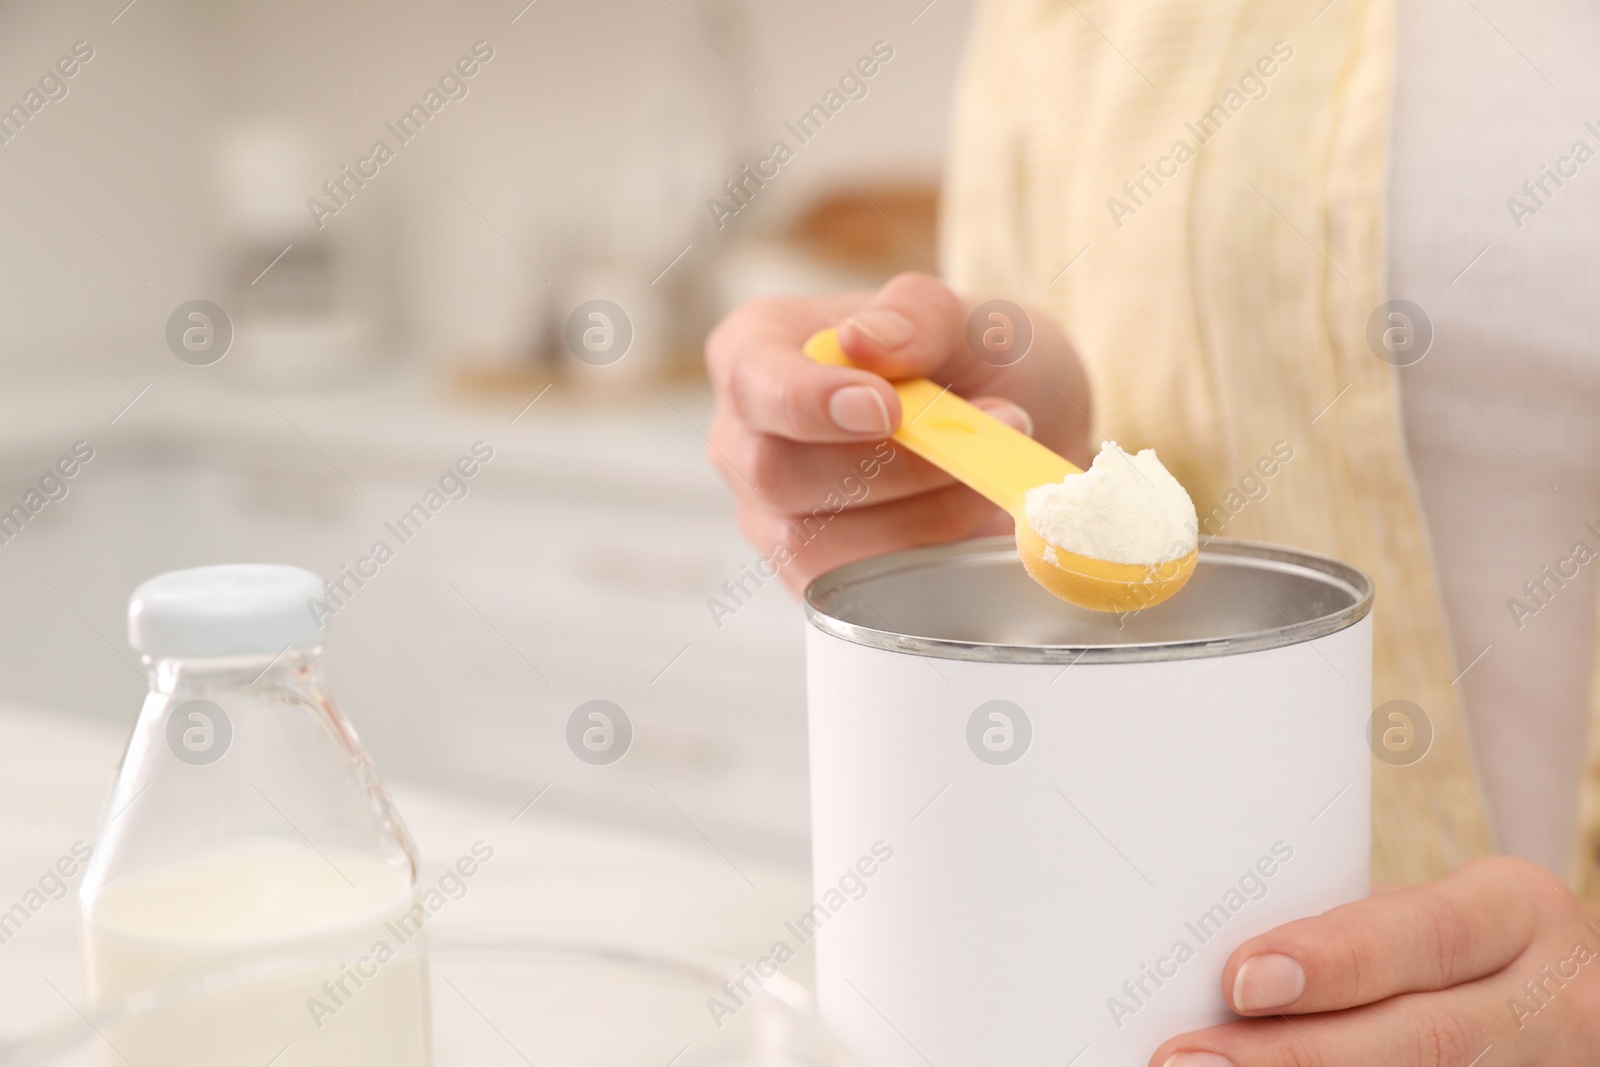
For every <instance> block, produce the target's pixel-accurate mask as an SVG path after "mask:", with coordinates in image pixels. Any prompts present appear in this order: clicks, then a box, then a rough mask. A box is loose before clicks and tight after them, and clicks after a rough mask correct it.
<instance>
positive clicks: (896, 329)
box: [845, 308, 917, 348]
mask: <svg viewBox="0 0 1600 1067" xmlns="http://www.w3.org/2000/svg"><path fill="white" fill-rule="evenodd" d="M845 325H846V326H854V327H855V328H856V329H858V330H860V331H861V332H862V333H864V334H866V335H867V336H868V337H870V338H872V339H873V340H874V341H876V342H878V344H880V345H882V346H883V347H884V348H899V347H900V346H901V345H903V344H905V343H906V342H907V341H909V340H911V336H912V335H913V334H914V333H916V332H917V328H916V327H915V326H913V325H911V320H910V319H908V318H906V317H905V316H904V315H902V314H900V312H898V311H890V310H888V309H887V308H875V309H872V310H869V311H863V312H862V313H861V314H859V315H856V316H854V317H852V318H849V319H846V320H845Z"/></svg>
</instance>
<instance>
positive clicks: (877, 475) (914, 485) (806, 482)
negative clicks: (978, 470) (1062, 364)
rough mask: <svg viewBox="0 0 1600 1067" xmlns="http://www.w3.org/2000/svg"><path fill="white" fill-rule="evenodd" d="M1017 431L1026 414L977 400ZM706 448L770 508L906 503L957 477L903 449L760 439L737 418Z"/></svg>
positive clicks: (885, 444) (994, 400)
mask: <svg viewBox="0 0 1600 1067" xmlns="http://www.w3.org/2000/svg"><path fill="white" fill-rule="evenodd" d="M974 403H975V404H977V406H978V407H980V408H982V409H984V410H985V411H988V412H989V413H990V414H992V415H994V416H995V417H996V418H998V419H1000V420H1001V421H1002V422H1005V423H1006V424H1007V425H1009V426H1011V427H1012V428H1013V429H1016V430H1020V431H1022V432H1023V433H1029V432H1031V430H1032V428H1033V420H1032V419H1031V418H1030V417H1029V416H1028V413H1027V412H1026V411H1025V410H1024V409H1022V408H1021V407H1019V406H1017V405H1016V404H1013V403H1011V402H1010V401H1009V400H1003V399H1000V398H998V397H985V398H982V399H979V400H977V401H974ZM711 440H712V441H713V442H714V443H715V447H714V448H712V449H710V450H708V455H709V456H710V458H711V461H712V462H713V463H714V464H715V465H716V466H717V467H718V468H719V469H721V470H722V472H723V475H724V477H726V478H727V479H728V481H729V482H730V483H732V484H733V486H734V489H735V491H736V492H740V493H745V492H750V493H753V494H755V495H756V496H757V497H759V498H760V500H761V502H762V503H763V505H765V506H766V507H767V508H768V509H770V510H775V511H781V512H786V513H799V512H806V511H809V510H811V509H812V508H814V507H816V506H818V505H819V504H823V503H824V502H825V501H826V500H827V499H828V498H829V497H840V496H842V497H843V498H844V499H845V501H846V506H849V507H857V506H861V505H863V504H864V503H866V502H867V501H868V500H870V501H871V503H872V504H882V503H887V502H888V501H891V500H901V499H904V498H905V497H908V496H915V495H917V494H918V493H926V492H930V491H932V490H934V489H942V488H944V487H946V486H949V485H952V484H954V481H955V480H954V479H953V478H951V477H950V475H948V474H946V473H945V472H944V471H942V470H940V469H939V468H938V467H935V466H934V465H933V464H931V463H929V462H927V461H926V460H924V459H922V458H920V457H918V456H916V455H914V454H913V453H912V452H910V451H909V450H908V449H906V448H905V447H904V446H902V445H896V444H894V443H892V442H889V441H877V442H874V443H873V444H802V443H800V442H797V441H791V440H789V439H788V438H786V437H776V436H774V435H772V434H763V433H755V432H753V431H751V430H749V429H747V428H746V427H745V426H744V425H743V424H742V423H740V422H739V421H738V420H736V419H728V420H723V421H719V423H718V424H717V425H716V426H714V427H713V429H712V433H711Z"/></svg>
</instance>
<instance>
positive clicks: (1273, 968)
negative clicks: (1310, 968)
mask: <svg viewBox="0 0 1600 1067" xmlns="http://www.w3.org/2000/svg"><path fill="white" fill-rule="evenodd" d="M1305 991H1306V972H1305V969H1304V968H1302V967H1301V966H1300V964H1299V963H1297V962H1295V960H1294V959H1292V958H1291V957H1289V956H1283V955H1279V954H1278V953H1275V952H1269V953H1267V954H1266V955H1262V956H1251V957H1250V958H1249V959H1247V960H1245V961H1244V963H1242V964H1240V965H1239V973H1238V974H1237V975H1235V976H1234V979H1233V1007H1234V1010H1235V1011H1265V1010H1266V1009H1268V1008H1283V1007H1287V1006H1288V1005H1290V1004H1293V1003H1294V1002H1295V1001H1297V1000H1299V999H1300V995H1301V994H1302V993H1304V992H1305Z"/></svg>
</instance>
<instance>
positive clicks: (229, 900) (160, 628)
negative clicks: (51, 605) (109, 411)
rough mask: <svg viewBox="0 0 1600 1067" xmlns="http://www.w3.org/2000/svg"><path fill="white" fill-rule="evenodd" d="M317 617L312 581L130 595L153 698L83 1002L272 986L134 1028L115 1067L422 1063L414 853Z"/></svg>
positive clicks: (231, 579) (317, 590)
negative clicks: (342, 702) (336, 695)
mask: <svg viewBox="0 0 1600 1067" xmlns="http://www.w3.org/2000/svg"><path fill="white" fill-rule="evenodd" d="M321 595H322V582H321V580H320V579H319V578H318V577H317V576H316V575H314V574H312V573H310V572H309V571H305V570H301V569H299V568H298V567H286V566H278V565H270V564H240V565H229V566H218V567H198V568H194V569H192V570H183V571H174V572H172V573H169V574H163V575H161V576H160V577H157V578H152V579H151V580H150V581H147V582H145V583H144V584H143V585H141V586H139V588H138V589H136V590H135V591H134V593H133V598H132V600H131V601H130V602H129V604H128V634H129V642H130V643H131V644H132V645H133V647H134V648H135V649H137V650H138V651H139V653H140V654H141V655H142V656H143V657H144V662H145V664H146V665H147V667H148V670H149V677H150V693H149V695H148V696H147V697H146V698H145V701H144V707H143V708H142V710H141V711H140V713H139V718H138V721H137V723H136V724H135V726H134V729H133V736H132V737H131V739H130V740H129V742H128V748H127V751H126V753H125V754H124V755H123V758H122V765H121V767H120V769H119V771H118V774H117V780H116V784H115V787H114V788H113V790H112V794H111V797H110V800H109V801H108V803H107V805H106V809H105V814H104V815H103V816H102V819H101V825H100V830H99V836H98V839H97V841H96V843H95V848H94V858H93V860H92V861H91V863H90V866H89V869H88V871H87V872H86V874H85V875H84V881H83V886H82V888H81V891H80V896H81V901H82V905H83V936H84V959H85V967H86V969H87V975H86V977H87V988H88V991H89V995H90V998H91V1000H92V1001H93V1002H95V1003H96V1004H103V1003H106V1002H108V1001H110V1000H113V999H115V998H117V997H119V996H122V995H124V994H127V993H129V992H132V991H135V990H140V989H143V988H146V987H149V986H155V985H161V984H163V983H170V982H172V981H174V980H178V979H181V978H183V977H184V976H187V975H193V974H196V973H199V972H216V971H220V970H227V969H238V968H239V967H241V966H245V967H248V968H250V969H251V970H262V971H269V972H271V975H272V977H270V978H269V979H267V980H265V981H256V982H253V983H249V984H246V985H241V986H236V987H233V988H224V989H221V990H220V991H218V992H213V993H207V994H206V995H205V996H204V997H202V998H198V999H192V1000H189V1001H185V1002H182V1003H177V1004H174V1005H172V1006H171V1007H168V1008H165V1009H163V1010H160V1011H157V1012H155V1013H154V1014H153V1015H150V1016H148V1017H141V1018H140V1019H138V1020H137V1021H134V1022H130V1023H125V1024H122V1025H121V1026H119V1027H117V1028H116V1029H115V1032H112V1033H108V1034H107V1035H106V1037H107V1039H108V1042H109V1043H110V1045H111V1046H113V1047H114V1049H115V1051H114V1052H112V1051H110V1050H108V1051H107V1053H106V1055H107V1057H108V1062H112V1061H114V1062H117V1063H119V1064H120V1063H122V1062H124V1060H127V1061H131V1062H133V1063H136V1064H157V1063H159V1064H162V1065H164V1067H188V1065H191V1064H192V1065H195V1067H199V1065H202V1064H204V1065H205V1067H219V1065H225V1064H226V1065H231V1064H235V1063H237V1064H241V1065H244V1064H250V1065H253V1067H264V1065H266V1064H267V1063H269V1062H272V1061H274V1060H275V1059H276V1058H277V1057H279V1056H280V1055H281V1056H283V1057H284V1058H283V1060H282V1061H281V1062H282V1063H283V1064H284V1065H285V1067H287V1065H289V1064H298V1065H318V1067H320V1065H324V1064H327V1065H333V1064H338V1065H340V1067H362V1065H366V1064H372V1065H378V1064H382V1065H385V1067H411V1065H418V1067H421V1065H425V1064H427V1063H428V1061H429V1055H430V1053H429V1047H428V1046H429V1025H428V1003H427V975H426V972H425V970H424V965H423V963H422V962H421V961H420V960H419V959H418V957H417V955H416V954H415V949H416V947H417V946H416V944H415V943H412V944H411V945H410V946H409V947H408V946H407V944H406V943H407V942H410V941H412V938H413V937H414V936H415V934H416V933H417V931H418V928H419V926H420V920H421V917H422V915H423V912H422V911H421V910H420V909H419V908H418V907H417V906H416V880H417V854H416V849H415V847H414V846H413V844H412V842H411V839H410V837H409V836H408V834H407V833H406V829H405V827H404V826H403V825H402V824H401V822H400V817H399V816H398V815H397V814H396V813H395V810H394V808H393V805H392V804H391V803H390V800H389V795H388V792H387V791H386V790H385V789H384V786H383V783H382V782H380V781H379V780H378V776H377V774H376V772H375V771H374V770H373V767H372V763H371V761H370V760H368V758H367V756H366V754H365V753H364V752H363V751H362V749H361V746H360V743H359V742H358V741H357V740H356V735H355V733H354V731H353V730H351V728H350V726H349V724H348V723H346V722H345V720H344V717H343V716H342V715H341V714H340V713H339V711H338V709H337V708H336V707H334V704H333V701H332V700H331V699H330V698H329V696H328V693H327V690H326V687H325V686H324V684H323V680H322V669H321V662H320V661H321V652H322V649H321V645H322V641H323V632H322V630H321V629H320V628H319V626H318V624H317V621H316V620H315V619H314V618H313V616H312V614H311V611H310V608H309V606H308V602H309V601H310V600H312V599H315V598H319V597H320V596H321ZM380 945H381V946H383V947H380ZM283 960H303V961H305V964H304V967H301V968H300V969H289V970H284V969H283V968H282V967H281V966H279V963H280V961H283ZM291 1049H292V1052H287V1051H286V1050H291Z"/></svg>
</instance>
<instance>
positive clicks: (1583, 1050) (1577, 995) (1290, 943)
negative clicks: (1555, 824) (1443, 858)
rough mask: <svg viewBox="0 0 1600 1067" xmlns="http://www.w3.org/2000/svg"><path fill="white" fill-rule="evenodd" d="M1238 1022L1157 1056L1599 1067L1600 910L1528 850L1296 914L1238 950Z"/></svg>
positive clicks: (1299, 1066) (1204, 1065)
mask: <svg viewBox="0 0 1600 1067" xmlns="http://www.w3.org/2000/svg"><path fill="white" fill-rule="evenodd" d="M1222 989H1223V995H1224V996H1225V997H1226V998H1227V1000H1228V1004H1229V1006H1230V1007H1232V1008H1233V1010H1234V1011H1236V1012H1238V1013H1239V1014H1240V1015H1244V1016H1252V1017H1253V1018H1248V1019H1245V1020H1241V1021H1238V1022H1231V1023H1227V1024H1225V1025H1223V1026H1214V1027H1212V1028H1211V1029H1209V1030H1199V1031H1196V1032H1194V1033H1191V1034H1185V1035H1183V1036H1182V1037H1178V1038H1174V1039H1173V1040H1171V1041H1168V1042H1167V1043H1166V1044H1164V1045H1162V1046H1161V1048H1160V1049H1158V1050H1157V1052H1156V1054H1155V1056H1153V1057H1152V1058H1151V1060H1150V1063H1151V1067H1229V1065H1232V1067H1380V1065H1381V1067H1557V1065H1560V1067H1566V1065H1569V1064H1570V1065H1572V1067H1594V1065H1595V1064H1600V913H1597V912H1596V911H1595V910H1594V909H1593V908H1589V907H1586V906H1585V905H1584V904H1582V903H1581V902H1579V901H1578V900H1577V898H1575V897H1574V896H1573V895H1572V893H1571V892H1570V891H1569V890H1567V888H1566V887H1565V886H1563V885H1562V883H1561V880H1560V879H1559V878H1557V877H1556V876H1555V875H1554V874H1552V873H1551V872H1549V871H1547V870H1545V869H1544V868H1542V867H1537V866H1535V865H1534V864H1532V863H1529V862H1527V861H1525V860H1520V859H1508V858H1495V859H1485V860H1478V861H1477V862H1474V863H1471V864H1468V865H1467V866H1465V867H1463V868H1461V869H1460V870H1458V871H1456V872H1455V873H1453V874H1451V875H1450V876H1449V877H1447V878H1443V879H1441V880H1439V881H1437V882H1431V883H1429V884H1427V885H1420V886H1414V887H1412V888H1409V889H1400V890H1396V891H1394V892H1392V893H1386V894H1384V895H1382V896H1376V897H1373V898H1372V899H1370V900H1363V901H1358V902H1356V903H1354V904H1346V905H1344V906H1343V907H1338V908H1334V909H1333V910H1332V911H1330V912H1328V913H1327V914H1325V915H1319V916H1317V917H1316V918H1314V919H1301V920H1299V921H1298V922H1292V923H1289V924H1287V925H1285V926H1280V927H1278V928H1277V929H1276V930H1272V931H1270V932H1269V933H1266V934H1263V935H1261V936H1260V937H1257V938H1254V939H1252V940H1250V941H1247V942H1245V943H1244V944H1243V945H1241V946H1239V948H1238V949H1237V950H1236V951H1235V952H1234V953H1233V955H1232V956H1230V957H1229V958H1228V965H1227V967H1226V969H1225V970H1224V971H1223V974H1222Z"/></svg>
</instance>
